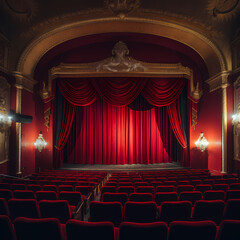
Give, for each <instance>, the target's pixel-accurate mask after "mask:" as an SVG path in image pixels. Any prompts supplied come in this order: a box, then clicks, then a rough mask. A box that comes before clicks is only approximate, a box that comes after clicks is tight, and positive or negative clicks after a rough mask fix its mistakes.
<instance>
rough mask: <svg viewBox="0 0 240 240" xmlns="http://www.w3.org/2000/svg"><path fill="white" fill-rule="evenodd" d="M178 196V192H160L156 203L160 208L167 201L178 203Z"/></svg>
mask: <svg viewBox="0 0 240 240" xmlns="http://www.w3.org/2000/svg"><path fill="white" fill-rule="evenodd" d="M177 200H178V195H177V193H176V192H158V193H156V194H155V202H156V203H157V206H160V205H161V204H162V203H163V202H166V201H177Z"/></svg>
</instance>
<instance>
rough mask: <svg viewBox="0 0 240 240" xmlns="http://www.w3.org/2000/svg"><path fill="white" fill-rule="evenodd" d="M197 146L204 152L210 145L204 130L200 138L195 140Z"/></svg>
mask: <svg viewBox="0 0 240 240" xmlns="http://www.w3.org/2000/svg"><path fill="white" fill-rule="evenodd" d="M195 144H196V147H197V148H199V149H200V150H201V152H204V151H205V149H206V148H207V146H208V141H207V139H206V138H205V137H204V136H203V132H201V133H200V136H199V138H198V140H197V141H196V142H195Z"/></svg>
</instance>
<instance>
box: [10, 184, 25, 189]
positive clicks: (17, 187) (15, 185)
mask: <svg viewBox="0 0 240 240" xmlns="http://www.w3.org/2000/svg"><path fill="white" fill-rule="evenodd" d="M12 190H26V185H25V184H12Z"/></svg>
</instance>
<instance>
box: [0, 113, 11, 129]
mask: <svg viewBox="0 0 240 240" xmlns="http://www.w3.org/2000/svg"><path fill="white" fill-rule="evenodd" d="M11 125H12V117H11V116H8V115H7V114H5V113H0V132H4V131H6V130H7V129H8V128H10V127H11Z"/></svg>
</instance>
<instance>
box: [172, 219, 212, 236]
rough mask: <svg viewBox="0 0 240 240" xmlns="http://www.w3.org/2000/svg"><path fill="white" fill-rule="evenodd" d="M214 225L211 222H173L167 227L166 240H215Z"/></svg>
mask: <svg viewBox="0 0 240 240" xmlns="http://www.w3.org/2000/svg"><path fill="white" fill-rule="evenodd" d="M215 235H216V224H215V223H214V222H212V221H199V222H198V221H196V222H190V221H175V222H172V223H171V224H170V226H169V233H168V240H179V239H184V240H193V239H194V240H203V239H204V240H215Z"/></svg>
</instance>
